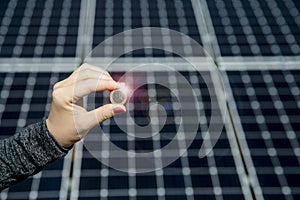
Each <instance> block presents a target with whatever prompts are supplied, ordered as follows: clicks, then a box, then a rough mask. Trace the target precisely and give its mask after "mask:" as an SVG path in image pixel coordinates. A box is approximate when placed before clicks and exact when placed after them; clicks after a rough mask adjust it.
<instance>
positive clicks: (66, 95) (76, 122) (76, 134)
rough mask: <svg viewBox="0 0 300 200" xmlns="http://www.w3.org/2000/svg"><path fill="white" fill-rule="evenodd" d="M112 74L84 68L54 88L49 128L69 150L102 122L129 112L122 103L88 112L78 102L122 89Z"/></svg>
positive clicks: (48, 120)
mask: <svg viewBox="0 0 300 200" xmlns="http://www.w3.org/2000/svg"><path fill="white" fill-rule="evenodd" d="M119 86H120V84H118V83H117V82H115V81H114V80H113V79H112V77H111V76H110V75H109V73H108V72H107V71H105V70H103V69H101V68H99V67H95V66H92V65H89V64H86V63H85V64H83V65H81V66H80V67H79V68H78V69H77V70H75V71H74V72H73V73H72V74H71V75H70V76H69V77H68V78H66V79H65V80H63V81H60V82H58V83H56V84H55V85H54V87H53V93H52V105H51V110H50V114H49V117H48V119H47V120H46V125H47V128H48V130H49V131H50V133H51V134H52V135H53V137H54V138H55V139H56V140H57V142H58V143H59V144H60V145H61V146H62V147H65V148H68V147H70V146H72V145H73V144H74V143H75V142H77V141H79V140H80V139H81V138H82V137H84V136H85V135H86V134H87V133H88V131H89V130H90V129H91V128H93V127H94V126H95V125H97V124H99V123H100V122H102V121H104V120H106V119H108V118H110V117H112V116H114V115H115V114H118V113H123V112H126V108H125V107H124V106H123V105H120V104H106V105H103V106H101V107H99V108H96V109H95V110H92V111H87V110H86V109H85V108H83V107H82V106H80V105H77V104H76V103H77V102H78V101H79V100H81V99H82V97H84V96H86V95H88V94H89V93H92V92H99V91H103V90H110V91H112V90H115V89H118V88H119Z"/></svg>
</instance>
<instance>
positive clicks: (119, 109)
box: [113, 107, 125, 114]
mask: <svg viewBox="0 0 300 200" xmlns="http://www.w3.org/2000/svg"><path fill="white" fill-rule="evenodd" d="M113 112H114V113H115V114H119V113H123V112H125V110H124V108H122V107H116V108H114V109H113Z"/></svg>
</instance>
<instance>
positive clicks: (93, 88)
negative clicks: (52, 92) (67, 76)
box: [69, 79, 118, 102]
mask: <svg viewBox="0 0 300 200" xmlns="http://www.w3.org/2000/svg"><path fill="white" fill-rule="evenodd" d="M117 88H118V83H117V82H115V81H114V80H99V79H87V80H83V81H79V82H77V83H76V84H75V85H74V86H69V90H71V91H74V93H73V95H74V96H73V97H74V101H75V102H76V101H77V100H78V99H80V98H82V97H84V96H86V95H88V94H90V93H92V92H99V91H103V90H110V91H111V90H115V89H117Z"/></svg>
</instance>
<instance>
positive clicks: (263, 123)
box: [227, 70, 300, 199]
mask: <svg viewBox="0 0 300 200" xmlns="http://www.w3.org/2000/svg"><path fill="white" fill-rule="evenodd" d="M299 73H300V72H299V71H298V70H293V71H279V70H275V71H273V70H272V71H230V72H228V73H227V74H228V77H229V80H230V84H231V88H232V92H233V96H234V100H235V102H236V105H237V110H238V113H239V118H240V120H241V123H242V130H243V131H244V132H245V136H246V142H247V145H248V147H249V150H250V154H251V159H252V161H253V164H254V167H255V170H256V174H257V178H258V180H259V184H260V187H261V189H262V193H263V196H264V198H265V199H286V198H293V199H298V198H299V195H300V190H299V188H300V187H299V186H300V185H299V181H297V179H299V177H300V176H299V166H300V159H299V142H300V138H299V131H300V126H299V119H300V118H299V113H300V112H299V111H300V110H299V109H300V107H299V85H297V84H298V83H299V81H300V80H299V78H300V77H299Z"/></svg>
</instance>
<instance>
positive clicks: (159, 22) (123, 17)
mask: <svg viewBox="0 0 300 200" xmlns="http://www.w3.org/2000/svg"><path fill="white" fill-rule="evenodd" d="M141 27H163V28H169V29H172V30H175V31H179V32H181V33H184V34H186V35H188V36H190V37H191V38H193V39H194V40H195V41H197V42H198V43H200V44H201V38H200V33H199V29H198V27H197V23H196V18H195V15H194V11H193V7H192V4H191V2H190V1H182V0H171V1H165V0H154V1H149V0H142V1H138V2H136V1H133V0H126V1H118V0H114V1H109V0H105V1H97V2H96V13H95V22H94V30H93V41H92V46H93V47H95V46H97V45H98V44H99V43H101V42H103V41H104V40H105V39H106V38H107V37H110V36H112V35H115V34H118V33H120V32H123V31H126V30H129V29H134V28H141ZM152 34H153V33H151V31H149V32H144V35H141V36H137V37H134V38H135V39H136V40H138V39H139V40H141V42H143V43H144V44H145V46H146V45H147V44H148V42H150V43H151V42H153V43H155V42H158V43H163V44H164V45H166V46H167V45H170V43H171V41H170V40H171V39H173V38H171V37H170V33H167V32H166V33H163V34H164V36H165V37H164V38H159V37H157V38H155V35H152ZM139 37H140V38H139ZM149 40H150V41H149ZM151 40H152V41H151ZM131 43H132V42H130V40H129V39H128V42H127V43H126V44H127V46H130V45H131ZM175 43H176V45H178V46H181V47H182V48H183V49H184V48H189V47H190V44H188V43H185V41H184V39H183V40H182V41H180V38H178V40H177V41H172V44H175ZM114 55H115V53H114V52H112V53H111V56H114ZM127 56H129V57H131V56H133V57H143V56H160V57H161V56H163V57H164V56H168V53H166V52H164V51H162V50H159V49H147V50H145V49H141V50H136V51H133V52H132V53H129V54H128V55H127Z"/></svg>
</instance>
